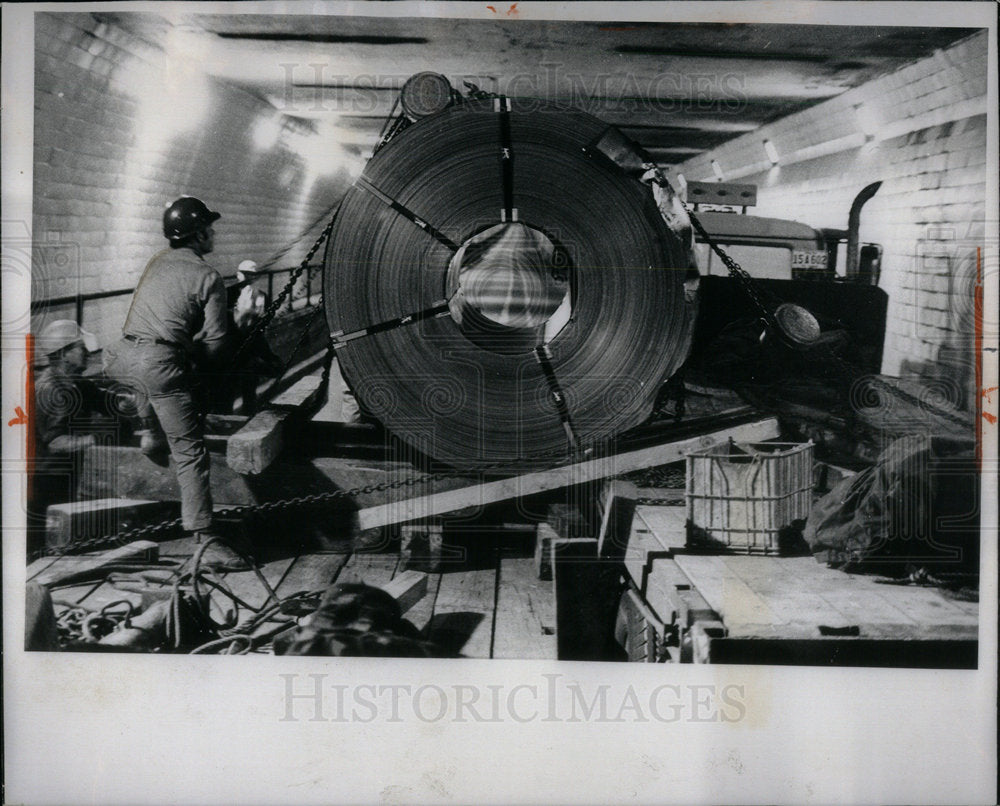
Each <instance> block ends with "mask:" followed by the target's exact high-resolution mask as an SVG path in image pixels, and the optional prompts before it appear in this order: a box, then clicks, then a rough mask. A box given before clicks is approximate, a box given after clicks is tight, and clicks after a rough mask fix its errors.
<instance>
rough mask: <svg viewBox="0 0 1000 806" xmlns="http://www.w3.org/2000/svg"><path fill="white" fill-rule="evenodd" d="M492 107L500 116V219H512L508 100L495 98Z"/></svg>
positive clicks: (511, 155)
mask: <svg viewBox="0 0 1000 806" xmlns="http://www.w3.org/2000/svg"><path fill="white" fill-rule="evenodd" d="M493 108H494V109H495V110H497V112H498V113H499V116H500V182H501V185H502V189H503V210H502V211H501V214H500V220H501V221H514V220H516V219H515V214H514V145H513V143H512V142H511V138H510V101H509V100H508V99H507V98H504V97H503V96H501V97H499V98H497V99H496V100H495V101H494V103H493Z"/></svg>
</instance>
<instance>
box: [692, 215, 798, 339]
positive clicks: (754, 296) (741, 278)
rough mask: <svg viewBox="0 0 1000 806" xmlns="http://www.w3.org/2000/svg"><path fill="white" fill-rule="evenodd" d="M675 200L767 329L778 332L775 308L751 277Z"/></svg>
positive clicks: (696, 219) (694, 216) (696, 218)
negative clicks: (758, 314)
mask: <svg viewBox="0 0 1000 806" xmlns="http://www.w3.org/2000/svg"><path fill="white" fill-rule="evenodd" d="M677 200H678V201H679V202H680V204H681V207H682V208H684V212H685V213H687V216H688V218H690V219H691V224H692V225H693V226H694V228H695V230H697V232H698V234H699V235H700V236H701V237H702V239H704V241H705V243H707V244H708V245H709V247H710V248H711V250H712V251H713V252H715V254H716V255H718V256H719V260H721V261H722V263H723V264H724V265H725V267H726V271H728V272H729V275H730V276H731V277H733V278H735V279H736V281H737V282H738V283H739V284H740V287H741V288H742V289H743V290H744V291H745V292H746V295H747V296H748V297H750V300H751V302H753V304H754V307H756V308H757V310H758V312H759V313H760V315H761V318H763V320H764V322H765V324H766V325H767V326H768V328H770V329H771V330H772V331H775V332H780V329H779V326H778V323H777V321H776V320H775V318H774V308H775V307H777V306H775V305H774V304H773V301H772V305H770V306H769V305H767V304H766V303H765V301H764V292H763V290H762V289H761V288H760V286H758V285H757V283H756V282H755V281H754V279H753V277H751V276H750V273H749V272H747V270H746V269H744V268H743V267H742V266H741V265H740V264H739V263H737V262H736V261H735V260H733V259H732V258H731V257H730V256H729V255H727V254H726V253H725V252H724V251H723V250H722V248H721V247H720V246H719V245H718V244H717V243H716V242H715V240H714V239H713V238H712V236H711V235H709V234H708V232H707V231H706V229H705V227H704V226H702V223H701V221H699V220H698V217H697V216H696V215H695V214H694V211H693V210H691V208H689V207H688V206H687V203H686V202H685V201H684V200H683V199H681V198H680V197H679V196H678V197H677Z"/></svg>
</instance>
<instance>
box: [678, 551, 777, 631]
mask: <svg viewBox="0 0 1000 806" xmlns="http://www.w3.org/2000/svg"><path fill="white" fill-rule="evenodd" d="M724 559H725V558H724V557H719V556H705V555H682V554H678V555H677V556H676V557H675V561H676V563H677V565H678V566H679V567H680V569H681V570H682V571H683V572H684V574H685V575H686V576H687V577H688V578H689V579H690V580H691V584H692V585H693V587H694V588H695V589H696V590H697V591H698V592H699V593H700V594H701V595H702V596H704V597H705V600H706V601H707V602H708V605H709V607H711V608H712V609H713V610H714V611H715V612H716V613H718V614H719V616H720V617H721V618H722V621H723V623H724V624H726V626H727V627H728V628H730V629H733V628H735V626H736V625H745V624H773V623H774V622H775V616H774V614H773V613H772V611H771V609H770V607H769V606H768V604H767V602H766V600H764V599H763V598H761V597H760V596H758V595H757V594H756V593H755V592H754V591H753V589H752V588H751V587H750V586H749V585H747V583H746V582H744V581H743V580H742V579H740V577H739V576H737V575H736V574H734V573H733V572H732V571H731V570H730V569H729V568H728V567H727V566H726V564H725V562H724ZM763 559H767V558H763Z"/></svg>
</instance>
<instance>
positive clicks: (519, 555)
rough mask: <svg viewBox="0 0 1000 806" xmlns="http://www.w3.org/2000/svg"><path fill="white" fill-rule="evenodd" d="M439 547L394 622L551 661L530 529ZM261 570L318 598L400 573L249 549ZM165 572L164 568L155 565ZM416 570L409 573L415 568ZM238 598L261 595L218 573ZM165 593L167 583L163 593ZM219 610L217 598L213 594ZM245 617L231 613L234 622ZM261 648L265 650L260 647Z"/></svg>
mask: <svg viewBox="0 0 1000 806" xmlns="http://www.w3.org/2000/svg"><path fill="white" fill-rule="evenodd" d="M474 537H475V539H470V540H467V541H462V544H461V545H445V547H444V552H443V554H444V556H443V558H442V560H441V563H440V570H439V571H436V572H431V573H428V579H427V593H426V594H425V595H424V596H423V598H421V599H420V600H419V601H417V602H416V603H415V604H414V605H413V606H412V607H411V608H410V609H409V610H407V611H406V612H405V613H404V617H405V618H406V619H407V620H409V621H410V622H411V623H412V624H413V625H414V626H415V627H417V629H419V630H421V631H422V633H423V634H424V635H425V636H426V637H427V638H429V639H430V640H432V641H434V642H436V643H438V644H439V645H440V646H442V647H443V648H445V649H446V650H448V651H450V652H453V653H456V654H458V655H460V656H462V657H468V658H508V659H513V658H520V659H553V658H555V657H556V638H555V609H554V599H553V593H552V582H551V581H542V580H539V579H538V576H537V574H536V572H535V566H534V560H533V556H532V552H533V549H534V542H535V541H534V532H533V531H509V532H506V533H500V534H498V535H497V536H496V537H493V536H491V537H490V539H489V540H483V539H482V537H483V536H482V535H476V536H474ZM194 548H195V546H194V543H193V540H192V539H191V538H181V539H176V540H170V541H165V542H162V543H160V544H159V557H160V561H161V562H164V561H170V560H174V561H183V560H185V559H187V558H189V557H190V556H191V555H192V554H193V552H194ZM81 560H82V557H81V556H76V557H63V558H60V559H58V560H56V561H55V562H47V561H39V563H37V564H35V565H34V566H33V568H32V569H31V570H29V578H30V577H40V576H41V575H42V574H51V573H52V572H53V571H58V570H59V568H60V567H62V568H73V567H78V566H79V564H80V563H81ZM258 560H259V561H260V562H261V570H262V572H263V574H264V576H265V578H266V579H267V581H268V582H269V583H270V585H271V586H272V587H273V588H274V590H275V592H276V593H277V595H278V596H279V597H281V598H285V597H287V596H289V595H291V594H294V593H296V592H301V591H322V590H324V589H325V588H327V587H328V586H330V585H331V584H333V583H335V582H359V581H360V582H364V583H366V584H369V585H373V586H376V587H378V586H382V585H384V584H385V583H388V582H390V581H391V580H392V579H393V578H396V577H398V576H399V575H400V574H402V573H403V572H404V571H405V570H406V569H407V568H408V567H409V564H408V560H407V558H406V557H404V556H401V554H400V552H399V551H398V550H396V551H390V552H378V553H337V552H308V551H303V552H291V553H290V552H287V551H282V550H281V549H280V548H278V547H276V548H274V549H273V550H272V551H271V552H267V551H266V550H264V551H262V552H259V555H258ZM164 565H165V567H166V563H165V562H164ZM418 567H419V566H418ZM221 576H222V577H223V581H224V582H225V584H226V585H227V586H228V587H229V588H230V589H231V591H232V592H233V593H234V594H235V595H236V596H238V597H239V598H240V599H241V600H243V601H244V602H246V603H247V604H248V605H250V606H251V607H254V608H260V607H262V606H263V605H264V604H265V602H266V601H267V597H268V593H267V591H266V590H265V588H264V587H263V585H261V583H260V581H259V579H258V578H257V576H256V574H255V573H254V572H253V571H241V572H236V573H227V574H223V575H221ZM165 587H167V586H165ZM51 592H52V597H53V600H54V601H55V603H56V604H57V605H60V604H70V605H80V606H81V607H84V608H86V609H88V610H100V609H101V608H102V607H104V606H105V605H108V604H111V603H113V602H118V601H121V600H127V601H130V602H132V603H133V604H134V605H136V606H138V605H139V604H140V602H141V599H142V596H141V594H139V593H136V592H129V591H124V590H121V589H119V588H118V587H116V586H115V585H114V584H112V583H111V582H109V581H105V580H95V581H91V582H86V583H82V584H72V585H63V586H53V588H52V591H51ZM214 598H215V600H216V601H218V602H220V603H222V604H223V605H225V606H229V605H228V601H229V600H227V599H225V598H224V597H222V596H221V595H219V594H215V595H214ZM250 614H251V611H249V610H241V618H243V617H246V616H247V615H250ZM262 651H265V652H267V651H269V649H268V648H267V647H266V646H265V648H264V649H263V650H262Z"/></svg>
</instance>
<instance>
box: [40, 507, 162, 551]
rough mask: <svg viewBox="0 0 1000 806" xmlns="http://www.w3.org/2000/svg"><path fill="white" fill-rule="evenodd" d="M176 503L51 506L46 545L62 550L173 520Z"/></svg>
mask: <svg viewBox="0 0 1000 806" xmlns="http://www.w3.org/2000/svg"><path fill="white" fill-rule="evenodd" d="M179 514H180V504H179V503H177V502H176V501H149V500H144V499H135V498H99V499H97V500H94V501H73V502H71V503H68V504H52V505H51V506H49V507H48V509H47V510H46V511H45V545H47V546H48V547H49V548H64V547H66V546H69V545H70V544H72V543H73V542H74V541H80V540H90V539H92V538H97V537H105V536H107V535H113V534H117V533H118V532H122V531H125V530H126V529H131V528H132V527H134V526H138V525H142V524H146V523H158V522H160V521H164V520H169V519H171V518H176V517H177V516H178V515H179Z"/></svg>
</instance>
